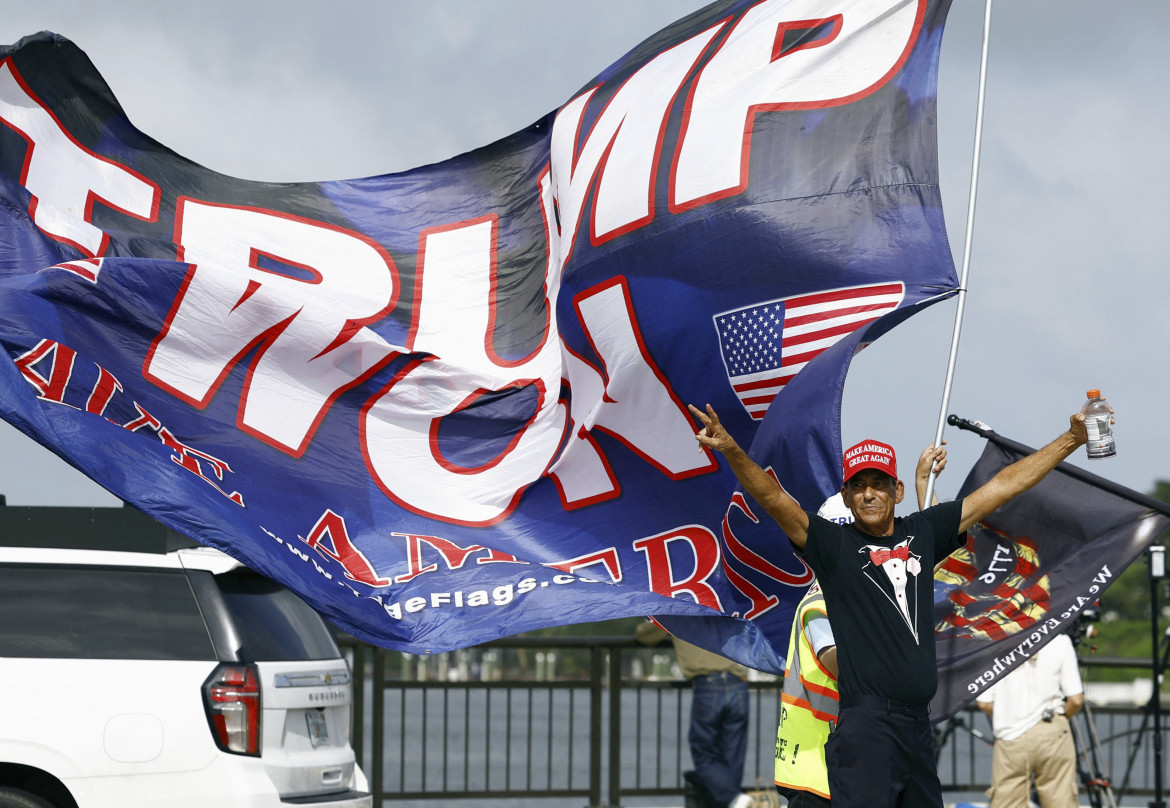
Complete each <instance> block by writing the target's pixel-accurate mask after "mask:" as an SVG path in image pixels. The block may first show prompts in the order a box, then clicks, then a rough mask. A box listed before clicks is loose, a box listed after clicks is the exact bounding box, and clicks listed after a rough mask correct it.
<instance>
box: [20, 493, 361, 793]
mask: <svg viewBox="0 0 1170 808" xmlns="http://www.w3.org/2000/svg"><path fill="white" fill-rule="evenodd" d="M0 503H2V500H0ZM180 545H186V546H185V547H183V548H182V549H176V548H178V547H179V546H180ZM111 546H116V547H118V548H119V549H118V550H109V549H104V548H107V547H111ZM83 547H88V548H103V549H77V548H83ZM0 686H2V692H3V694H4V698H3V701H2V702H0V703H2V704H3V707H2V710H3V712H2V714H0V808H105V807H106V806H109V807H110V808H115V807H116V808H125V807H126V806H133V808H148V806H160V808H161V807H162V806H166V808H185V807H186V806H191V808H196V807H197V808H209V807H210V806H214V807H215V808H234V807H235V806H239V808H261V807H262V806H272V807H273V808H278V807H282V808H290V806H294V805H295V806H311V808H371V806H372V798H371V796H370V795H369V794H368V793H366V792H367V791H368V786H367V784H366V779H365V776H364V775H363V774H362V772H361V769H360V768H359V767H358V766H357V764H356V762H355V760H354V753H353V748H352V747H351V746H350V742H349V732H350V705H351V701H352V690H351V687H352V686H351V680H350V675H349V670H348V668H347V666H346V662H345V660H344V659H343V658H342V657H341V654H340V652H339V651H338V648H337V644H336V643H335V642H334V640H333V637H332V635H331V634H330V632H329V630H328V628H327V627H326V626H325V624H324V622H323V621H322V620H321V618H320V617H319V616H318V615H317V613H316V612H314V611H313V610H312V609H310V608H309V607H308V606H307V605H305V603H304V602H303V601H301V600H300V599H298V598H297V597H296V596H295V595H293V594H292V593H291V592H290V591H289V590H287V589H285V588H284V587H282V586H280V585H278V584H276V583H274V582H272V581H271V580H269V579H267V578H264V577H262V576H260V575H258V574H256V573H254V572H252V571H250V570H248V569H247V568H246V567H243V566H241V565H240V564H238V563H237V562H235V561H234V560H232V559H231V558H229V557H228V556H226V555H224V554H223V553H220V552H217V551H215V550H211V549H208V548H203V547H196V546H192V545H191V543H190V542H189V541H188V540H186V539H183V538H182V537H181V536H179V535H178V534H176V533H174V532H172V531H169V530H166V529H165V528H163V527H162V526H161V525H159V524H158V523H156V522H153V521H152V520H150V519H149V518H147V517H145V516H144V515H142V514H141V513H139V512H138V511H134V510H131V509H129V508H122V509H118V508H106V509H88V508H15V507H4V506H3V505H2V504H0Z"/></svg>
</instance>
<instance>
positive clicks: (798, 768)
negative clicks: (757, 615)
mask: <svg viewBox="0 0 1170 808" xmlns="http://www.w3.org/2000/svg"><path fill="white" fill-rule="evenodd" d="M814 613H819V614H820V615H822V616H826V612H825V597H824V595H822V594H821V588H820V585H819V584H817V583H816V582H814V583H813V585H812V586H811V587H809V590H808V592H807V593H806V594H805V596H804V598H803V599H802V600H801V601H800V604H799V605H798V606H797V607H796V619H795V620H793V621H792V633H791V635H790V637H789V640H788V670H787V671H786V672H785V674H784V688H783V691H782V692H781V697H780V699H781V704H780V726H779V728H777V730H776V785H778V786H785V787H788V788H795V789H799V790H801V791H811V792H812V793H814V794H819V795H820V796H822V797H824V798H826V799H829V798H830V797H829V773H828V769H827V767H826V766H825V741H827V740H828V739H829V732H830V730H831V729H832V728H833V726H835V725H836V723H837V708H838V706H839V701H840V699H839V697H838V695H837V679H836V678H835V677H834V676H833V675H832V674H831V673H829V672H828V671H827V670H826V669H825V667H824V666H823V665H821V662H820V660H819V659H817V656H816V654H815V653H813V649H812V646H811V645H809V642H808V638H807V637H806V636H805V633H804V631H803V629H804V626H805V623H806V622H807V621H808V620H809V619H811V618H813V617H815V614H814Z"/></svg>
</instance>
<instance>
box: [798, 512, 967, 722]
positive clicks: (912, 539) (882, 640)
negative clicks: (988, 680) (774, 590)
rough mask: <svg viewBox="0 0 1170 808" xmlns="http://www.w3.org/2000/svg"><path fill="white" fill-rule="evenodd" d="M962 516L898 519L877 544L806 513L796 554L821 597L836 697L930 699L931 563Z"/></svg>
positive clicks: (934, 685) (949, 545)
mask: <svg viewBox="0 0 1170 808" xmlns="http://www.w3.org/2000/svg"><path fill="white" fill-rule="evenodd" d="M962 510H963V503H962V500H958V501H953V502H944V503H941V504H939V505H936V506H934V507H933V508H927V509H926V510H925V511H919V512H918V513H915V514H912V515H910V516H907V517H904V518H903V517H898V518H896V519H895V520H894V533H893V535H891V536H885V537H882V538H879V537H877V536H870V535H869V534H868V533H863V532H862V531H860V530H858V529H857V528H856V527H855V526H853V525H839V524H837V523H835V522H830V521H828V520H826V519H822V518H821V517H819V516H817V515H816V514H813V513H810V514H809V515H808V542H807V544H806V545H805V548H804V551H803V552H800V551H798V555H800V556H801V557H802V558H803V559H804V560H805V561H807V562H808V564H809V566H810V567H812V568H813V571H814V572H815V573H816V574H817V580H818V581H820V584H821V588H822V589H823V590H824V593H825V607H826V610H827V611H828V614H829V621H830V622H831V623H832V626H833V637H834V638H835V639H836V641H837V664H838V666H839V669H840V674H839V676H838V678H837V684H838V687H839V689H840V692H841V694H842V695H845V696H850V695H853V696H862V695H865V696H883V697H885V698H890V699H897V700H899V701H905V702H910V703H913V704H926V703H927V702H929V701H930V700H931V698H932V697H933V696H934V692H935V690H937V689H938V669H937V667H936V662H935V652H934V565H935V564H936V563H938V562H939V561H941V560H942V559H944V558H946V557H947V556H948V555H950V553H951V552H952V551H953V550H954V549H956V548H957V547H958V546H959V544H960V542H961V537H960V535H959V520H960V518H961V515H962Z"/></svg>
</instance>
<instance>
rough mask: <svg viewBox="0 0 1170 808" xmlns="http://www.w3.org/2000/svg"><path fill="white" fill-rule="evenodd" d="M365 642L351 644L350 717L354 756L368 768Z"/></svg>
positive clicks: (364, 768) (366, 646)
mask: <svg viewBox="0 0 1170 808" xmlns="http://www.w3.org/2000/svg"><path fill="white" fill-rule="evenodd" d="M368 648H369V646H368V645H366V644H365V643H355V644H354V645H351V646H349V651H350V653H351V654H352V659H353V662H352V664H351V666H350V681H351V682H352V683H353V684H352V690H353V705H352V707H351V710H350V717H349V742H350V744H351V745H352V746H353V757H354V760H356V761H357V762H358V765H359V766H361V767H362V769H363V770H365V771H368V769H367V768H366V650H367V649H368Z"/></svg>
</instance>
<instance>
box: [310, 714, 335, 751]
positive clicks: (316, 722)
mask: <svg viewBox="0 0 1170 808" xmlns="http://www.w3.org/2000/svg"><path fill="white" fill-rule="evenodd" d="M305 723H306V724H308V727H309V740H310V741H311V742H312V744H313V748H314V749H316V748H317V747H318V746H321V745H322V744H327V743H329V725H328V724H326V723H325V713H324V712H323V711H321V710H309V711H308V712H307V713H305Z"/></svg>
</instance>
